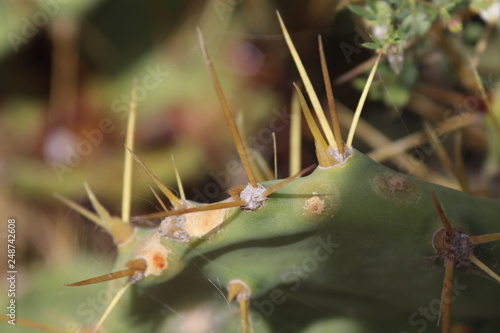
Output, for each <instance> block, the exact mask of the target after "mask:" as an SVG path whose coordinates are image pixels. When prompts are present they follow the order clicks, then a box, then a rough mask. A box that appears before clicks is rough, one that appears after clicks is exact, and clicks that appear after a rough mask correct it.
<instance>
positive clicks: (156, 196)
mask: <svg viewBox="0 0 500 333" xmlns="http://www.w3.org/2000/svg"><path fill="white" fill-rule="evenodd" d="M149 189H150V190H151V192H153V195H154V196H155V198H156V200H157V201H158V203H159V204H160V206H161V208H162V209H163V211H165V212H168V209H167V206H165V203H163V200H161V198H160V196H159V195H158V193H156V191H155V190H154V188H153V187H152V186H151V185H149Z"/></svg>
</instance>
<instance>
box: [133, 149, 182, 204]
mask: <svg viewBox="0 0 500 333" xmlns="http://www.w3.org/2000/svg"><path fill="white" fill-rule="evenodd" d="M127 149H128V150H129V152H130V154H131V155H132V156H133V157H134V159H135V160H136V162H137V163H139V165H140V166H141V167H142V168H143V169H144V171H146V173H147V174H148V176H149V177H150V178H151V179H152V180H153V181H154V183H155V184H156V186H158V188H159V189H160V190H161V191H162V193H163V194H165V196H166V197H167V198H168V200H170V202H171V203H172V205H173V206H174V208H176V207H180V206H182V202H181V201H180V200H179V198H177V197H176V196H175V194H174V193H173V192H172V191H171V190H170V189H169V188H168V187H167V186H166V185H165V184H163V183H162V182H161V181H160V180H159V179H158V177H156V176H155V175H154V173H153V172H152V171H151V170H150V169H149V168H148V167H147V165H146V164H144V162H143V161H142V160H141V159H140V158H139V157H138V156H137V155H136V154H134V153H133V152H132V151H131V150H130V149H129V148H128V147H127Z"/></svg>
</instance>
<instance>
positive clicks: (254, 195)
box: [240, 184, 267, 211]
mask: <svg viewBox="0 0 500 333" xmlns="http://www.w3.org/2000/svg"><path fill="white" fill-rule="evenodd" d="M264 192H266V188H265V187H264V186H262V185H260V184H257V187H253V186H252V184H248V185H247V187H245V189H244V190H243V191H241V193H240V199H241V200H243V201H245V210H251V211H253V210H257V209H259V208H260V206H262V205H263V204H264V202H266V201H267V197H265V196H264Z"/></svg>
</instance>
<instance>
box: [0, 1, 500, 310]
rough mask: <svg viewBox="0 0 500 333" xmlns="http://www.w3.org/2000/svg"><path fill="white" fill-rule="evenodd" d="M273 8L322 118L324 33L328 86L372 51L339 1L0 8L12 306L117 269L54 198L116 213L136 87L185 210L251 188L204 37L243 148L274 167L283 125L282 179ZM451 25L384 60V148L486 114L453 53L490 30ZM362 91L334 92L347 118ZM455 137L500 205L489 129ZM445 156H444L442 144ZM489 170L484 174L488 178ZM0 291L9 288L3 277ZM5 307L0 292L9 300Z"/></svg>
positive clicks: (139, 194)
mask: <svg viewBox="0 0 500 333" xmlns="http://www.w3.org/2000/svg"><path fill="white" fill-rule="evenodd" d="M339 8H340V9H341V10H340V11H338V9H339ZM276 10H279V11H280V13H281V15H282V17H283V19H284V20H285V22H286V24H287V26H288V29H289V31H290V33H291V36H292V38H293V40H294V42H295V44H296V47H297V49H298V51H299V53H300V55H301V57H302V59H303V61H304V64H305V67H306V68H307V69H308V71H309V74H310V77H311V80H312V81H313V83H314V84H315V88H316V90H317V92H318V94H319V95H320V96H323V97H322V101H323V102H324V105H325V106H326V101H325V98H324V93H323V91H324V87H323V81H322V77H321V70H320V64H319V56H318V51H317V35H318V34H321V35H322V36H323V41H324V45H325V51H326V55H327V59H328V62H329V68H330V75H331V77H332V79H333V80H335V79H337V78H338V77H339V76H340V75H342V74H344V73H347V72H349V71H350V70H352V69H353V68H355V67H356V66H357V65H359V64H361V63H363V62H364V61H366V60H368V59H369V58H370V57H372V56H373V51H371V50H368V49H366V48H363V47H361V45H360V43H362V42H365V41H369V40H368V39H367V38H368V34H369V32H370V29H371V28H370V27H369V26H368V25H366V24H365V22H364V21H363V19H362V18H360V17H359V16H356V15H354V14H353V13H352V12H351V11H349V10H348V9H346V8H345V6H344V4H343V2H339V1H324V0H315V1H307V2H304V1H261V0H253V1H238V0H210V1H201V0H199V1H196V0H191V1H181V0H176V1H160V0H145V1H121V0H87V1H83V0H46V1H28V0H10V1H9V0H4V1H1V2H0V22H2V24H1V27H0V36H1V39H0V184H1V186H0V212H1V218H2V222H1V224H0V225H1V229H0V246H1V251H2V252H1V256H2V261H1V265H2V266H1V267H0V269H1V272H2V273H1V274H0V276H3V274H4V272H5V271H6V269H5V266H4V265H5V261H4V260H3V258H4V252H5V251H4V245H2V244H5V243H4V240H5V235H6V227H5V226H6V224H5V221H6V220H7V218H9V217H15V218H16V220H17V240H16V248H17V252H16V260H17V263H18V270H19V275H18V281H17V285H18V295H19V296H18V298H22V295H23V290H24V288H25V286H26V285H28V284H29V283H31V282H32V281H31V280H30V279H31V278H32V277H33V276H35V275H36V274H37V273H43V274H47V275H46V276H50V274H49V273H48V272H52V273H54V272H56V270H57V269H59V268H61V267H64V268H67V267H70V266H71V265H74V263H75V258H78V257H79V256H82V255H86V254H89V255H93V256H96V258H98V260H99V261H100V264H103V265H108V267H110V268H111V267H112V262H113V257H114V251H115V249H114V245H113V244H112V242H111V239H110V237H109V236H108V235H107V234H105V233H104V232H103V231H102V230H100V229H99V228H98V227H96V226H94V225H93V224H92V223H91V222H89V221H87V220H86V219H85V218H83V217H81V216H79V215H78V214H76V213H74V212H73V211H71V210H70V209H68V208H67V207H65V206H64V205H62V204H61V203H60V202H58V201H57V200H55V199H54V197H53V193H59V194H62V195H64V196H66V197H68V198H71V199H73V200H75V201H76V202H78V203H80V204H82V205H84V206H86V207H88V208H90V207H91V205H90V203H89V201H88V199H87V197H86V194H85V191H84V186H83V184H84V182H88V184H89V185H90V187H91V188H92V189H93V190H94V192H95V194H96V195H97V197H98V198H99V200H100V201H101V202H102V203H103V204H104V205H105V207H107V209H108V210H109V211H110V212H111V213H112V214H114V215H120V209H121V207H120V206H121V188H122V161H123V155H124V146H123V145H124V140H125V136H124V133H125V126H126V114H127V111H128V105H129V101H130V90H131V87H132V82H133V79H134V78H135V79H136V80H137V86H138V98H139V101H138V102H139V103H138V109H137V117H138V122H137V128H136V149H135V151H136V154H138V155H139V156H140V157H141V158H142V159H143V160H144V161H145V163H146V164H148V165H149V167H150V168H151V169H152V170H153V172H154V173H156V174H157V175H158V177H159V178H160V179H161V180H162V181H163V182H164V183H166V184H167V185H169V186H170V187H172V188H174V189H175V188H176V184H175V178H174V171H173V166H172V162H171V155H173V156H174V157H175V161H176V163H177V166H178V168H179V171H180V174H181V177H182V180H183V182H184V187H185V189H186V192H187V193H186V194H187V197H188V199H194V200H197V201H201V202H215V201H219V200H221V199H224V198H225V197H226V196H227V195H226V193H225V191H226V190H227V189H228V188H229V187H231V186H233V185H237V184H242V183H244V182H245V181H246V179H245V175H244V173H243V172H242V169H241V168H236V169H238V170H240V171H241V172H233V171H234V164H232V163H234V161H237V156H236V154H235V150H234V148H233V145H232V142H231V138H230V135H229V131H228V130H227V128H226V125H225V123H224V119H223V116H222V113H221V111H220V107H219V103H218V101H217V99H216V95H215V92H214V90H213V87H212V84H211V80H210V76H209V73H208V70H207V69H206V68H205V65H204V62H203V59H202V57H201V54H200V50H199V46H198V41H197V36H196V27H198V26H199V27H200V28H201V30H202V31H203V33H204V35H205V39H206V41H207V44H208V49H209V52H210V54H211V57H212V60H213V62H214V64H215V67H216V69H217V71H218V73H219V76H220V79H221V81H222V85H223V87H224V90H225V92H226V95H227V97H228V100H229V103H230V105H231V108H232V110H233V112H234V113H235V114H237V119H238V121H239V123H240V125H241V128H242V129H244V132H245V136H246V137H247V139H248V140H249V142H250V144H251V145H252V146H253V148H255V149H256V150H259V151H260V152H261V154H262V155H263V156H264V157H265V158H266V159H267V161H268V162H269V164H270V165H271V166H272V167H274V166H273V157H272V153H273V151H272V142H271V141H270V140H271V139H270V131H269V128H270V127H271V126H274V125H276V124H277V126H276V127H278V128H279V130H278V131H277V132H276V138H277V147H278V148H277V154H278V176H279V177H280V178H284V177H286V176H287V175H288V156H289V154H288V135H289V130H288V118H287V117H286V115H287V114H288V112H289V110H290V100H291V92H292V89H293V86H292V82H294V81H295V82H299V81H300V79H299V76H298V73H297V70H296V68H295V66H294V64H293V63H292V61H291V57H290V55H289V52H288V49H287V47H286V44H285V42H284V40H283V38H282V34H281V30H280V29H279V24H278V21H277V19H276V14H275V11H276ZM452 14H453V15H456V17H457V18H458V21H459V22H460V23H461V24H462V30H461V31H460V32H456V33H453V32H450V29H451V28H450V29H448V28H440V29H437V28H431V29H434V30H429V33H427V34H425V35H424V36H421V37H419V38H414V40H413V43H414V44H413V46H411V47H409V48H408V50H406V51H405V58H404V62H403V68H402V70H401V72H400V73H399V75H396V74H395V73H393V72H391V68H390V66H389V65H388V64H387V61H385V62H384V64H383V65H381V69H380V71H379V72H380V73H381V74H380V75H379V76H378V77H376V79H375V81H376V82H375V84H374V88H373V90H374V92H373V93H372V94H371V98H370V100H369V101H368V103H367V105H366V106H365V110H364V114H363V118H364V119H366V120H368V121H369V122H370V123H371V124H373V125H374V126H375V127H376V128H377V129H378V130H379V131H381V132H382V133H384V134H385V135H386V136H387V137H388V138H389V139H390V140H395V139H398V138H401V137H404V136H406V135H409V134H411V133H413V132H415V131H418V130H421V129H422V120H423V119H427V120H430V121H433V122H435V123H439V121H440V119H442V115H443V114H444V113H445V112H446V111H447V110H452V111H453V112H455V110H457V105H458V106H459V107H461V108H462V109H463V108H474V111H475V112H479V113H484V112H485V110H484V103H479V102H478V103H475V104H474V103H472V104H470V103H469V104H470V105H469V104H467V103H468V102H467V98H468V97H471V96H476V95H475V94H474V92H473V91H472V90H469V88H470V87H468V86H467V79H466V76H467V75H469V74H467V73H464V72H463V71H462V69H463V68H464V66H465V65H464V63H466V60H464V58H462V57H461V54H467V52H469V53H471V54H472V53H473V51H474V47H475V45H476V43H477V42H478V41H479V40H480V39H481V36H482V35H483V34H484V31H485V29H486V24H485V23H484V21H483V20H481V18H480V17H479V16H478V15H476V14H475V13H472V12H467V8H457V9H456V10H455V11H453V12H452ZM498 35H499V33H498V26H494V27H493V28H492V29H491V34H490V36H489V38H488V40H487V46H486V49H485V51H484V52H483V53H482V55H481V57H480V61H479V64H478V71H479V74H480V75H481V78H482V79H483V81H484V83H485V87H486V88H487V90H488V93H489V98H491V102H492V103H493V104H494V105H498V104H495V94H496V96H498V90H499V84H498V77H499V76H500V64H499V62H498V54H499V52H500V42H499V38H498ZM359 77H360V78H363V77H366V73H364V72H362V73H361V74H360V75H359ZM362 83H363V80H362V79H357V78H355V77H354V76H353V77H352V78H350V79H349V80H348V81H347V82H343V83H341V84H334V86H333V88H334V92H335V95H336V98H337V99H338V100H339V101H341V102H342V103H344V104H345V105H347V106H348V107H350V108H351V109H354V108H355V106H356V103H357V99H358V98H359V95H360V89H359V87H360V86H362ZM495 89H496V92H495ZM497 100H498V98H497ZM272 124H274V125H272ZM303 127H304V131H303V132H304V134H303V164H302V166H303V167H306V166H309V165H311V164H312V163H315V162H316V161H315V155H314V145H313V143H312V138H311V135H310V133H309V131H308V130H307V129H306V127H305V126H303ZM344 133H347V131H346V130H345V129H344ZM344 135H346V134H344ZM497 139H498V138H497ZM463 141H464V144H463V146H462V152H463V155H464V156H465V161H466V163H465V164H466V167H467V168H468V177H469V180H470V182H471V184H472V185H471V186H472V187H473V189H474V191H476V192H477V193H480V194H481V195H490V194H495V193H496V194H498V186H497V181H496V180H498V173H497V171H495V170H498V168H497V166H498V164H497V161H498V159H497V157H496V156H498V151H495V147H493V148H492V146H493V143H492V142H493V141H492V140H491V133H490V132H487V131H484V130H482V127H470V128H468V130H467V131H464V135H463ZM497 141H498V140H497ZM444 144H445V147H446V148H449V149H450V150H452V148H453V139H452V138H451V136H450V139H449V140H447V141H446V142H445V143H444ZM355 147H357V148H358V149H359V150H362V151H364V152H368V151H370V150H371V148H370V146H369V143H366V142H362V141H355ZM414 148H415V149H416V148H417V147H414ZM421 151H423V153H422V154H420V155H421V156H423V157H424V158H423V160H424V161H423V163H424V164H425V165H426V166H427V167H428V168H430V169H431V170H433V171H434V172H437V173H439V174H442V175H443V177H448V175H447V173H446V170H445V169H444V168H443V167H442V165H441V164H440V163H439V161H438V159H437V158H436V156H435V153H434V151H432V150H429V149H427V150H425V149H422V150H421ZM486 160H488V161H489V163H492V164H490V166H489V167H488V170H490V171H489V173H488V175H487V176H485V175H484V170H485V169H486V167H485V161H486ZM388 165H390V166H392V167H394V168H396V169H397V168H398V166H397V165H391V164H390V163H389V164H388ZM491 170H493V171H491ZM485 177H487V178H485ZM148 184H150V181H149V179H148V177H147V176H146V175H145V174H144V173H143V172H141V171H139V169H138V168H136V169H135V171H134V182H133V202H132V215H140V214H146V213H151V212H155V211H157V210H158V209H159V207H158V205H157V203H156V200H155V198H154V196H153V195H152V194H151V192H150V190H149V187H148ZM75 269H76V268H75ZM54 274H55V273H54ZM78 276H79V275H78V274H76V273H75V274H74V275H73V276H72V278H76V279H78V278H77V277H78ZM85 277H86V276H85ZM82 278H83V277H82ZM67 282H68V283H69V282H73V281H67ZM0 285H1V286H2V289H1V290H3V287H4V286H5V279H1V282H0ZM4 297H6V295H5V293H4V292H3V291H2V293H1V295H0V300H2V302H0V303H2V304H3V300H4Z"/></svg>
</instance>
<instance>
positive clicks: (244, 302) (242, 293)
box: [227, 280, 253, 333]
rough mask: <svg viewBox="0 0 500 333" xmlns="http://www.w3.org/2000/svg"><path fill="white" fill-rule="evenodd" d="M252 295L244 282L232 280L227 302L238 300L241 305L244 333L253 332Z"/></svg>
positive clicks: (242, 329)
mask: <svg viewBox="0 0 500 333" xmlns="http://www.w3.org/2000/svg"><path fill="white" fill-rule="evenodd" d="M250 295H251V292H250V289H249V288H248V286H247V285H246V284H245V283H244V282H243V281H240V280H231V281H230V282H229V285H228V295H227V300H228V302H232V301H233V300H234V299H236V301H237V302H238V303H239V305H240V316H241V332H242V333H250V332H253V329H252V325H251V324H250V319H249V307H250Z"/></svg>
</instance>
